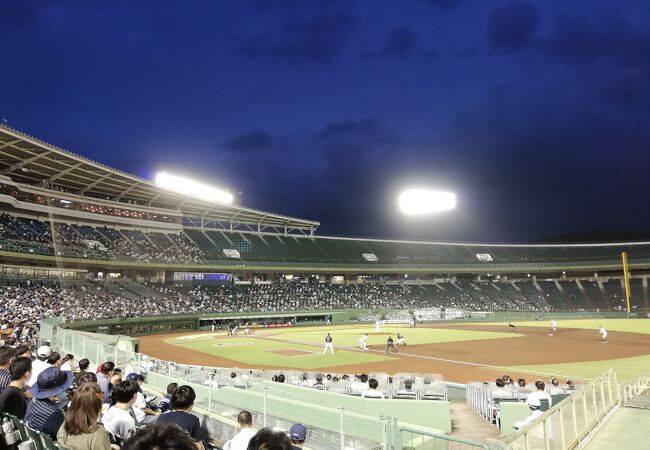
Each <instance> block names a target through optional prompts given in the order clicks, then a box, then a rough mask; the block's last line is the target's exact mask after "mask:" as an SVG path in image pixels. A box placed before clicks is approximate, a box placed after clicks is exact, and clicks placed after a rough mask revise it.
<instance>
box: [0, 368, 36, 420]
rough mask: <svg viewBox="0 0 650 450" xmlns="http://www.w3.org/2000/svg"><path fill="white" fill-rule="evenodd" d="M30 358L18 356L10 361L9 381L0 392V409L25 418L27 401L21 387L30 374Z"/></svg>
mask: <svg viewBox="0 0 650 450" xmlns="http://www.w3.org/2000/svg"><path fill="white" fill-rule="evenodd" d="M31 370H32V359H31V358H24V357H18V358H16V359H14V361H13V362H12V363H11V370H10V371H11V382H10V383H9V386H7V387H6V388H5V389H4V390H3V391H2V394H0V411H3V412H6V413H9V414H12V415H14V416H16V417H18V418H19V419H24V418H25V412H26V411H27V401H26V400H25V396H24V394H23V388H24V387H25V384H26V383H27V380H29V378H30V377H31V376H32V373H31Z"/></svg>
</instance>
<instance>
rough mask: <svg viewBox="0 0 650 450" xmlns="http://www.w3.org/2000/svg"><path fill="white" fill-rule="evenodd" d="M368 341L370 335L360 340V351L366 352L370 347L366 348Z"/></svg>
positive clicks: (365, 335)
mask: <svg viewBox="0 0 650 450" xmlns="http://www.w3.org/2000/svg"><path fill="white" fill-rule="evenodd" d="M367 340H368V333H366V334H364V335H363V336H361V337H360V338H359V350H361V351H364V352H365V351H366V350H367V349H368V347H367V346H366V341H367Z"/></svg>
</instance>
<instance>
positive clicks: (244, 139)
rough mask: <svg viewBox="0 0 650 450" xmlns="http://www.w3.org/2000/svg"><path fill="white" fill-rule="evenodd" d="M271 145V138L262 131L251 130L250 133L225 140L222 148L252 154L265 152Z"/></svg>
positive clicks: (266, 132)
mask: <svg viewBox="0 0 650 450" xmlns="http://www.w3.org/2000/svg"><path fill="white" fill-rule="evenodd" d="M272 145H273V137H272V136H271V134H270V133H269V132H268V131H266V130H263V129H257V130H253V131H251V132H250V133H241V134H238V135H237V136H235V137H233V138H230V139H227V140H226V141H225V142H224V147H225V148H227V149H229V150H232V151H235V152H244V153H246V152H252V151H258V150H266V149H268V148H270V147H271V146H272Z"/></svg>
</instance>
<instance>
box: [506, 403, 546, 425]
mask: <svg viewBox="0 0 650 450" xmlns="http://www.w3.org/2000/svg"><path fill="white" fill-rule="evenodd" d="M526 403H527V404H528V407H529V408H530V410H531V413H530V416H528V417H526V418H525V419H524V420H519V421H517V422H515V423H514V424H513V425H512V427H513V428H514V429H515V430H518V429H520V428H522V427H525V426H526V425H528V424H529V423H531V422H532V421H533V420H535V419H537V418H538V417H539V416H541V415H542V414H544V413H543V412H542V411H540V410H539V407H540V406H541V405H542V404H541V403H540V401H539V398H536V397H533V398H528V399H527V400H526Z"/></svg>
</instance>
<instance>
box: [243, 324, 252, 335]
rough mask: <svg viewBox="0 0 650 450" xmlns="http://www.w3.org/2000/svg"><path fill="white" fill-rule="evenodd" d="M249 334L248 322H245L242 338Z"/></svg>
mask: <svg viewBox="0 0 650 450" xmlns="http://www.w3.org/2000/svg"><path fill="white" fill-rule="evenodd" d="M250 334H251V330H250V328H249V325H248V322H246V325H245V326H244V336H248V335H250Z"/></svg>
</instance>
